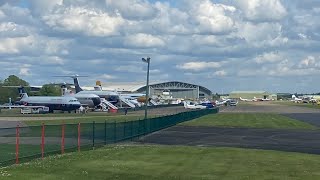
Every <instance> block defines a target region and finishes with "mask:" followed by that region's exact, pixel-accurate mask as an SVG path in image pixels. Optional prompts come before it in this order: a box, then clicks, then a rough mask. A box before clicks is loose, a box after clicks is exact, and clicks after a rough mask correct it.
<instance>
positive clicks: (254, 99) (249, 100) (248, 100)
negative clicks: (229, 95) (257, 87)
mask: <svg viewBox="0 0 320 180" xmlns="http://www.w3.org/2000/svg"><path fill="white" fill-rule="evenodd" d="M240 100H241V101H245V102H252V101H257V99H256V98H253V99H243V98H241V97H240Z"/></svg>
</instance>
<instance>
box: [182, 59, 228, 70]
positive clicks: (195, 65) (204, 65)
mask: <svg viewBox="0 0 320 180" xmlns="http://www.w3.org/2000/svg"><path fill="white" fill-rule="evenodd" d="M221 65H222V62H204V61H200V62H187V63H184V64H181V65H177V68H178V69H183V70H193V71H201V70H204V69H210V68H219V67H221Z"/></svg>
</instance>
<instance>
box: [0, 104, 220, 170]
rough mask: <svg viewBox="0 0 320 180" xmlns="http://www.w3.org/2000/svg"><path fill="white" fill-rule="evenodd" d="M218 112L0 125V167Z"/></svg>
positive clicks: (111, 140)
mask: <svg viewBox="0 0 320 180" xmlns="http://www.w3.org/2000/svg"><path fill="white" fill-rule="evenodd" d="M218 111H219V109H206V110H196V111H187V112H181V113H178V114H174V115H167V116H161V117H155V118H150V119H139V120H135V121H125V122H117V121H114V122H111V123H110V121H108V122H107V121H106V122H103V123H101V122H99V123H97V122H92V123H81V124H80V123H78V124H60V125H45V124H42V125H39V126H26V125H25V126H17V127H14V128H0V166H7V165H10V164H14V163H21V162H26V161H29V160H32V159H35V158H43V157H46V156H49V155H53V154H63V153H66V152H74V151H83V150H90V149H94V148H97V147H101V146H103V145H106V144H112V143H116V142H121V141H125V140H130V139H133V138H137V137H140V136H143V135H146V134H149V133H152V132H155V131H158V130H161V129H164V128H167V127H170V126H174V125H176V124H178V123H181V122H184V121H189V120H192V119H195V118H198V117H201V116H204V115H207V114H214V113H217V112H218Z"/></svg>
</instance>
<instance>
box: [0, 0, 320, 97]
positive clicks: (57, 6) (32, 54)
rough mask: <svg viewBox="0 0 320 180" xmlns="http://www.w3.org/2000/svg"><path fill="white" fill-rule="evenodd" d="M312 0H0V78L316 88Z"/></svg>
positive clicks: (315, 5) (224, 88)
mask: <svg viewBox="0 0 320 180" xmlns="http://www.w3.org/2000/svg"><path fill="white" fill-rule="evenodd" d="M319 19H320V1H319V0H303V1H301V0H197V1H194V0H167V1H165V0H163V1H157V0H130V1H129V0H90V1H87V0H0V71H1V73H0V79H2V80H3V79H5V78H6V77H7V76H9V75H11V74H15V75H17V76H19V77H21V78H23V79H25V80H27V81H28V82H29V83H30V84H32V85H42V84H46V83H50V82H71V81H72V80H71V79H68V78H57V77H53V76H56V75H74V74H78V75H88V76H89V77H84V78H81V81H80V82H81V85H88V86H90V85H91V86H93V85H94V84H95V81H96V80H101V81H102V82H103V83H104V86H107V84H108V82H145V81H146V69H147V64H145V63H143V62H142V61H141V58H143V57H150V58H151V63H150V80H151V81H153V82H154V81H159V82H160V81H183V82H187V83H194V84H199V85H202V86H205V87H207V88H209V89H210V90H212V91H213V92H218V93H229V92H230V91H233V90H265V91H269V92H291V93H295V92H298V93H313V92H320V83H318V79H319V75H320V51H319V50H320V43H319V40H320V21H319Z"/></svg>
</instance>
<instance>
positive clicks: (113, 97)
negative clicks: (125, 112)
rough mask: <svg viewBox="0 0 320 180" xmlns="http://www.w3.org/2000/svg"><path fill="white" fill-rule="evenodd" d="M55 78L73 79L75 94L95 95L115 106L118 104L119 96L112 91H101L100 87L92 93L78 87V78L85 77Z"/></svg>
mask: <svg viewBox="0 0 320 180" xmlns="http://www.w3.org/2000/svg"><path fill="white" fill-rule="evenodd" d="M55 77H70V78H72V79H73V82H74V86H75V90H76V94H95V95H97V96H99V97H100V98H104V99H106V100H107V101H109V102H111V103H113V104H116V103H118V102H119V94H118V93H117V92H114V91H103V90H102V87H101V86H96V87H95V90H93V91H85V90H83V89H82V88H81V87H80V85H79V80H78V77H86V76H79V75H73V76H55Z"/></svg>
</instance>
